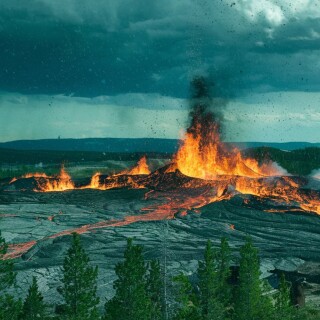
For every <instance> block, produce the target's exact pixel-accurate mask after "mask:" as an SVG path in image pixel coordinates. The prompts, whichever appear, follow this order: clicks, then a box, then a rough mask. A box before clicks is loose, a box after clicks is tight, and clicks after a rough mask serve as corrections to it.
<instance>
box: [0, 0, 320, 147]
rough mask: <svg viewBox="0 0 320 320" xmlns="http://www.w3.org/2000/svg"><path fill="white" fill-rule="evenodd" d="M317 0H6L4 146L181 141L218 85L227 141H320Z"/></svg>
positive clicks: (1, 72) (0, 15)
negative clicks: (200, 85) (205, 93)
mask: <svg viewBox="0 0 320 320" xmlns="http://www.w3.org/2000/svg"><path fill="white" fill-rule="evenodd" d="M319 44H320V4H319V2H318V1H316V0H315V1H311V0H295V1H293V0H292V1H288V0H237V1H229V0H225V1H223V0H222V1H221V0H211V1H206V0H192V1H191V0H163V1H161V2H159V1H146V0H124V1H118V0H108V1H103V0H91V1H84V0H77V1H76V0H63V1H62V0H56V1H52V0H37V1H35V0H30V1H23V2H22V1H20V0H2V1H1V2H0V141H10V140H16V139H40V138H56V137H58V136H61V137H65V138H68V137H73V138H82V137H167V138H176V137H179V136H181V134H182V132H183V129H184V128H185V127H186V125H187V114H188V101H187V99H188V97H189V83H190V80H191V79H192V77H193V76H195V75H199V74H200V75H204V76H206V77H208V78H209V79H211V80H212V81H214V83H215V84H216V90H215V92H216V93H215V94H216V95H217V97H219V98H223V99H225V101H226V105H225V106H224V107H223V108H222V113H223V116H224V127H225V139H226V140H232V141H312V142H319V141H320V93H319V91H320V90H319V89H320V82H319V74H320V62H319V61H320V60H319V53H320V52H319V51H320V45H319Z"/></svg>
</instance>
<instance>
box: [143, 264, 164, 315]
mask: <svg viewBox="0 0 320 320" xmlns="http://www.w3.org/2000/svg"><path fill="white" fill-rule="evenodd" d="M147 290H148V295H149V297H150V300H151V319H152V320H160V319H164V310H165V301H164V292H163V290H164V283H163V280H162V277H161V268H160V262H159V261H158V260H152V261H151V262H150V265H149V275H148V277H147Z"/></svg>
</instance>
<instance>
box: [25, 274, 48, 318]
mask: <svg viewBox="0 0 320 320" xmlns="http://www.w3.org/2000/svg"><path fill="white" fill-rule="evenodd" d="M45 318H46V305H45V303H44V302H43V296H42V294H41V293H40V292H39V288H38V283H37V279H36V277H33V278H32V284H31V286H30V288H29V290H28V295H27V297H26V299H25V301H24V303H23V307H22V314H21V319H22V320H36V319H45Z"/></svg>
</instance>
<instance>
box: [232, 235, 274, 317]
mask: <svg viewBox="0 0 320 320" xmlns="http://www.w3.org/2000/svg"><path fill="white" fill-rule="evenodd" d="M240 256H241V258H240V267H239V285H238V290H237V294H236V299H235V318H236V319H237V320H264V319H265V320H269V319H272V304H271V301H270V299H269V298H268V297H267V296H266V295H265V292H264V289H263V288H264V284H263V281H261V280H260V275H261V273H260V265H259V258H258V250H257V249H256V248H255V247H254V246H253V244H252V240H251V238H247V240H246V243H245V244H244V246H242V248H241V249H240Z"/></svg>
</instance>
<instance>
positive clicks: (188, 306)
mask: <svg viewBox="0 0 320 320" xmlns="http://www.w3.org/2000/svg"><path fill="white" fill-rule="evenodd" d="M174 282H175V283H176V285H177V288H178V292H177V296H176V302H177V304H178V307H177V311H176V313H175V315H174V317H173V320H186V319H188V320H201V310H200V307H199V302H198V299H197V296H196V294H195V292H194V289H193V287H192V284H191V283H190V281H189V279H188V277H187V276H186V275H184V274H182V273H180V274H179V275H178V276H176V277H175V278H174Z"/></svg>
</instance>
